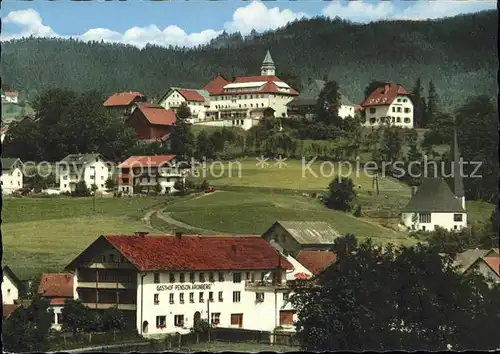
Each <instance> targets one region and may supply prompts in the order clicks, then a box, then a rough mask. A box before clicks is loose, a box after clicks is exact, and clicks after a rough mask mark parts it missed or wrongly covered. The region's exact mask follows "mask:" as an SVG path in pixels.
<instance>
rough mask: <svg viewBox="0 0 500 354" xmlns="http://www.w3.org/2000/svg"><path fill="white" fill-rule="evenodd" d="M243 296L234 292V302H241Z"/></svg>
mask: <svg viewBox="0 0 500 354" xmlns="http://www.w3.org/2000/svg"><path fill="white" fill-rule="evenodd" d="M240 300H241V294H240V292H239V291H233V302H240Z"/></svg>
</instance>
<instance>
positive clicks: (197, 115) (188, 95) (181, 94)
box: [158, 87, 210, 123]
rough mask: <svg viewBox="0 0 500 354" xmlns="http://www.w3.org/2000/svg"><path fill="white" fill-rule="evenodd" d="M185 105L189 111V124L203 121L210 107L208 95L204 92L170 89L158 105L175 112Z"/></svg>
mask: <svg viewBox="0 0 500 354" xmlns="http://www.w3.org/2000/svg"><path fill="white" fill-rule="evenodd" d="M182 103H185V104H186V105H187V106H188V107H189V110H190V111H191V118H190V123H196V122H199V121H204V120H205V112H206V111H207V109H208V108H209V107H210V94H209V93H208V91H206V90H193V89H184V88H177V87H171V88H170V90H168V92H167V93H166V94H165V95H164V96H163V97H162V98H161V99H160V101H159V102H158V104H159V105H160V106H162V107H164V108H165V109H172V110H173V111H175V110H176V109H177V108H179V106H180V105H181V104H182Z"/></svg>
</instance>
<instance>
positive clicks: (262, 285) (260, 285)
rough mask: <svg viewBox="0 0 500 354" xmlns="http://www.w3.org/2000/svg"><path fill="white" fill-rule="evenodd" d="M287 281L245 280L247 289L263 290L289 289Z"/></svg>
mask: <svg viewBox="0 0 500 354" xmlns="http://www.w3.org/2000/svg"><path fill="white" fill-rule="evenodd" d="M287 288H288V287H287V284H286V282H284V281H283V282H278V281H272V282H266V281H246V282H245V290H262V291H273V290H275V289H276V290H281V289H287Z"/></svg>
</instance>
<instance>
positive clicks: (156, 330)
mask: <svg viewBox="0 0 500 354" xmlns="http://www.w3.org/2000/svg"><path fill="white" fill-rule="evenodd" d="M291 268H292V265H291V264H290V263H289V262H288V261H287V260H286V259H285V258H284V257H283V256H282V255H280V254H279V253H277V252H276V250H275V249H274V248H273V247H272V246H271V245H270V244H269V243H268V242H267V241H266V240H264V239H263V238H261V237H259V236H237V237H233V236H208V235H197V236H186V235H182V234H176V235H175V236H173V235H163V236H149V235H147V233H137V234H136V235H134V236H101V237H99V238H98V239H97V240H96V241H95V242H93V243H92V244H91V245H90V246H89V247H88V248H87V249H86V250H85V251H83V252H82V253H81V254H80V255H79V256H78V257H77V258H76V259H75V260H74V261H73V262H71V263H70V264H69V265H68V266H67V267H66V269H67V270H68V271H71V272H72V273H73V274H74V279H75V281H74V282H75V284H74V287H73V288H74V297H75V298H78V299H80V300H81V301H82V302H83V303H85V304H86V305H87V306H88V307H89V308H95V309H106V308H110V307H112V306H116V307H117V308H118V309H119V310H123V311H124V313H126V316H127V317H128V318H129V319H130V320H131V321H134V322H135V323H136V326H137V330H138V331H139V333H140V334H141V335H143V336H161V335H163V334H167V333H175V332H179V333H187V332H188V331H189V330H190V328H191V327H192V326H193V324H194V323H195V322H196V321H199V320H202V319H203V320H208V321H210V322H211V323H212V324H213V325H215V326H219V327H233V328H244V329H253V330H262V331H272V330H274V329H275V328H276V327H278V326H289V327H291V326H292V325H293V318H291V317H290V314H291V313H292V312H291V310H290V309H286V308H285V307H286V306H290V305H289V304H288V299H287V293H288V292H287V287H286V271H287V270H289V269H291Z"/></svg>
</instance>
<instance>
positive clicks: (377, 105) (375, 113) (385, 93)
mask: <svg viewBox="0 0 500 354" xmlns="http://www.w3.org/2000/svg"><path fill="white" fill-rule="evenodd" d="M361 107H362V108H363V110H364V115H365V119H366V120H365V122H364V123H363V125H364V126H366V127H378V126H380V125H383V124H387V123H390V124H392V125H395V126H398V127H402V128H413V113H414V112H413V103H412V101H411V99H410V97H409V93H408V91H406V90H405V89H404V87H403V86H401V85H399V84H395V83H390V82H387V83H386V84H385V85H384V86H382V87H379V88H377V89H375V90H374V91H373V92H372V93H371V94H370V95H369V96H368V97H367V98H366V99H365V100H364V101H363V102H362V103H361Z"/></svg>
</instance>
